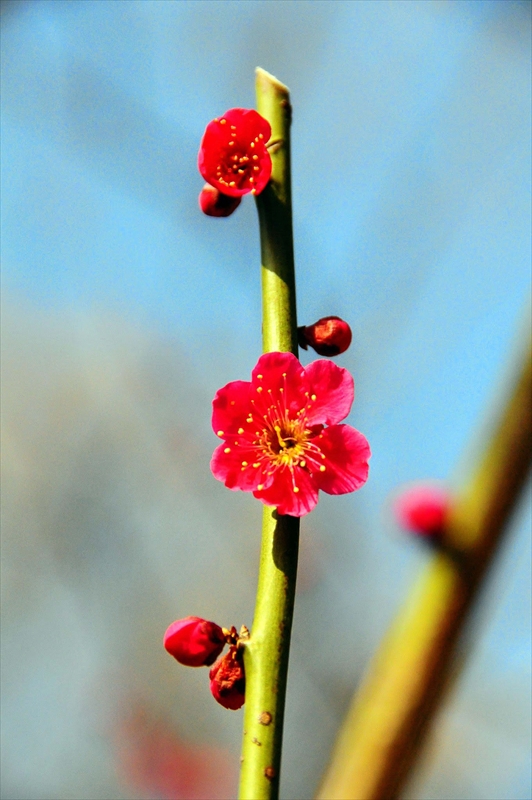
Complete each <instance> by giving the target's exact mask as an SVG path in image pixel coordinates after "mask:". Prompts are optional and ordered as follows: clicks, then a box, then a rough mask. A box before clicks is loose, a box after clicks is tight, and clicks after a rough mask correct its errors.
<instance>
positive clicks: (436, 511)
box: [393, 484, 450, 538]
mask: <svg viewBox="0 0 532 800" xmlns="http://www.w3.org/2000/svg"><path fill="white" fill-rule="evenodd" d="M449 505H450V495H449V492H448V491H447V490H446V489H444V488H442V487H441V486H434V485H429V484H418V485H416V486H412V487H410V488H409V489H405V490H404V491H403V492H402V493H401V494H400V495H399V496H398V497H397V498H396V500H395V502H394V506H393V508H394V512H395V517H396V519H397V521H398V523H399V524H400V525H401V527H403V528H405V529H406V530H408V531H411V532H412V533H416V534H418V535H419V536H424V537H427V538H436V537H438V536H441V534H442V533H443V529H444V525H445V519H446V516H447V513H448V511H449Z"/></svg>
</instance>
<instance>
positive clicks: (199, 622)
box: [163, 617, 226, 667]
mask: <svg viewBox="0 0 532 800" xmlns="http://www.w3.org/2000/svg"><path fill="white" fill-rule="evenodd" d="M225 642H226V639H225V636H224V632H223V630H222V629H221V628H220V626H219V625H216V623H215V622H208V621H207V620H206V619H201V617H185V619H178V620H176V621H175V622H172V624H171V625H170V627H169V628H168V629H167V631H166V633H165V634H164V641H163V643H164V646H165V648H166V650H167V651H168V652H169V653H170V655H171V656H173V657H174V658H175V659H177V661H179V663H180V664H184V665H185V666H186V667H208V666H210V665H211V664H212V663H213V661H215V660H216V659H217V658H218V656H219V655H220V653H221V652H222V650H223V648H224V645H225Z"/></svg>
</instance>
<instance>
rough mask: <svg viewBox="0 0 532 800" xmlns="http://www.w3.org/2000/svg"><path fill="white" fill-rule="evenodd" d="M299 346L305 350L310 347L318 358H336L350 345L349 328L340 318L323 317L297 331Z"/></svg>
mask: <svg viewBox="0 0 532 800" xmlns="http://www.w3.org/2000/svg"><path fill="white" fill-rule="evenodd" d="M297 333H298V339H299V346H300V347H302V348H303V350H306V349H307V347H308V346H309V345H310V347H312V349H313V350H315V351H316V353H318V355H320V356H338V355H340V353H345V351H346V350H347V348H348V347H349V345H350V344H351V338H352V334H351V328H350V327H349V325H348V324H347V322H345V321H344V320H343V319H340V317H323V318H322V319H319V320H318V321H317V322H315V323H314V325H307V326H306V327H305V326H304V325H303V326H302V327H301V328H298V329H297Z"/></svg>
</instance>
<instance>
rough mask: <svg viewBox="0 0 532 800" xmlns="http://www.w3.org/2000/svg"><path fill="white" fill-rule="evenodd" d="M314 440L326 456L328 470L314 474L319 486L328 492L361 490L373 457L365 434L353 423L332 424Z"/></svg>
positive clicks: (343, 492)
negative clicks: (370, 459)
mask: <svg viewBox="0 0 532 800" xmlns="http://www.w3.org/2000/svg"><path fill="white" fill-rule="evenodd" d="M313 441H314V442H315V443H316V444H317V445H318V447H319V448H320V450H321V451H322V453H323V454H324V456H325V460H324V462H323V463H324V465H325V471H324V472H316V473H314V478H315V480H316V484H317V486H318V488H319V489H322V490H323V491H324V492H327V494H347V493H348V492H354V491H355V490H356V489H360V487H361V486H362V485H363V484H364V483H365V482H366V480H367V478H368V472H369V465H368V459H369V457H370V456H371V450H370V448H369V444H368V441H367V439H366V437H365V436H364V435H363V434H362V433H360V431H357V430H355V428H352V427H351V425H332V426H331V427H330V428H324V430H323V431H322V432H321V433H320V435H319V436H317V437H316V438H315V439H314V440H313Z"/></svg>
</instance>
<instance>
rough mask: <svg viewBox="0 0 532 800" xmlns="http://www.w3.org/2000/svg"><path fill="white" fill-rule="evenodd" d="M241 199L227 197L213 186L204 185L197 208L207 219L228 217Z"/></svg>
mask: <svg viewBox="0 0 532 800" xmlns="http://www.w3.org/2000/svg"><path fill="white" fill-rule="evenodd" d="M241 200H242V198H241V197H229V195H227V194H222V193H221V192H220V191H218V189H216V188H215V187H214V186H210V185H209V184H208V183H206V184H205V186H204V187H203V189H202V190H201V192H200V196H199V207H200V208H201V210H202V211H203V213H204V214H207V216H208V217H229V216H230V215H231V214H232V213H233V211H234V210H235V209H237V208H238V206H239V205H240V202H241Z"/></svg>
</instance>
